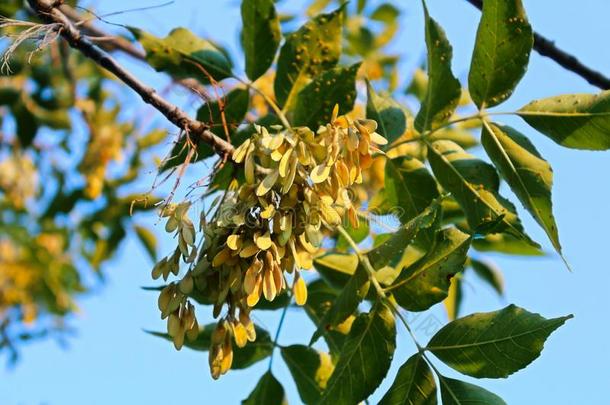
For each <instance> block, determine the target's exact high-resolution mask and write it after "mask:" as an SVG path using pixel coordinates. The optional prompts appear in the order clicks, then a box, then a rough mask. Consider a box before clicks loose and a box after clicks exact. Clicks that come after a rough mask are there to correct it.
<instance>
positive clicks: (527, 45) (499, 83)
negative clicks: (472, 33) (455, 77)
mask: <svg viewBox="0 0 610 405" xmlns="http://www.w3.org/2000/svg"><path fill="white" fill-rule="evenodd" d="M482 12H483V14H482V16H481V21H480V23H479V28H478V30H477V39H476V43H475V47H474V52H473V54H472V62H471V65H470V73H469V76H468V89H469V91H470V96H471V97H472V100H473V101H474V103H475V104H476V105H477V107H479V108H482V107H483V106H485V107H493V106H495V105H498V104H500V103H501V102H502V101H504V100H506V99H507V98H508V97H510V95H511V94H512V93H513V90H514V89H515V87H516V86H517V83H518V82H519V80H521V78H522V77H523V75H524V74H525V71H526V70H527V64H528V62H529V57H530V52H531V50H532V46H533V44H534V37H533V34H532V27H531V26H530V24H529V22H528V21H527V16H526V15H525V10H524V9H523V5H522V4H521V0H485V1H484V2H483V10H482Z"/></svg>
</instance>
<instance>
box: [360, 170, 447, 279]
mask: <svg viewBox="0 0 610 405" xmlns="http://www.w3.org/2000/svg"><path fill="white" fill-rule="evenodd" d="M388 163H389V162H388ZM439 205H440V204H439V203H438V201H433V202H432V203H431V204H430V206H428V207H427V208H426V209H424V211H423V212H422V213H420V214H419V215H418V216H416V217H415V218H413V219H411V220H410V221H409V222H407V223H406V224H405V225H403V226H401V227H400V228H399V229H398V230H397V231H396V232H394V233H393V234H392V235H391V236H390V237H389V238H387V239H386V240H385V241H383V242H382V243H380V244H379V245H377V246H375V247H374V248H373V249H371V250H370V251H369V252H367V256H368V258H369V261H370V263H371V265H372V266H373V268H374V269H376V270H379V269H380V268H382V267H384V266H386V265H388V264H389V265H390V266H396V265H397V264H398V262H399V261H400V259H401V258H402V256H403V253H404V251H405V249H406V248H407V247H408V246H409V244H410V243H411V241H413V239H414V238H415V237H416V236H417V234H418V232H419V231H420V230H426V229H429V228H430V227H431V226H432V225H433V224H434V223H435V221H436V218H437V214H438V209H439Z"/></svg>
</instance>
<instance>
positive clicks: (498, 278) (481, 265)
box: [470, 258, 504, 295]
mask: <svg viewBox="0 0 610 405" xmlns="http://www.w3.org/2000/svg"><path fill="white" fill-rule="evenodd" d="M470 267H472V269H473V270H474V272H475V273H477V276H479V277H480V278H481V279H482V280H483V281H485V282H486V283H487V284H489V285H490V286H491V287H492V288H493V289H494V290H496V292H497V293H498V295H504V279H503V278H502V272H501V271H500V270H499V269H498V268H497V267H496V266H494V265H493V264H491V263H487V262H485V261H482V260H477V259H473V258H470Z"/></svg>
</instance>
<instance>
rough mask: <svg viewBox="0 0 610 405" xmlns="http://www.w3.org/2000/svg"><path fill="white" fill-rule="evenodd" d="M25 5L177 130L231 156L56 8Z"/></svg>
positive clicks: (227, 147) (35, 0)
mask: <svg viewBox="0 0 610 405" xmlns="http://www.w3.org/2000/svg"><path fill="white" fill-rule="evenodd" d="M29 3H30V5H31V7H32V8H33V9H34V10H35V11H36V12H37V13H38V15H39V16H40V17H41V18H42V19H43V20H44V21H46V22H47V23H49V24H56V25H57V26H58V27H60V28H59V32H60V35H61V36H62V37H63V38H64V39H65V40H66V41H67V42H68V44H70V46H71V47H72V48H74V49H77V50H78V51H80V52H81V53H82V54H83V55H85V56H86V57H88V58H89V59H91V60H93V61H94V62H96V63H97V64H98V65H100V66H101V67H103V68H104V69H106V70H108V71H109V72H111V73H113V74H114V75H115V76H116V77H117V78H118V79H119V80H121V81H122V82H123V83H125V84H126V85H127V86H129V87H131V88H132V89H133V90H134V91H135V92H136V93H138V94H139V95H140V97H142V100H144V102H146V103H148V104H150V105H152V106H153V107H154V108H156V109H157V110H158V111H159V112H161V113H162V114H163V115H164V116H165V117H166V118H167V119H168V120H169V121H170V122H172V123H173V124H174V125H176V126H177V127H178V128H180V129H181V130H184V131H187V132H188V133H189V134H191V135H193V136H196V137H199V138H200V140H201V141H203V142H206V143H208V144H210V145H211V146H212V149H214V150H215V151H216V152H217V153H218V154H220V155H221V156H225V155H231V154H232V153H233V150H234V148H233V146H232V145H231V144H230V143H229V142H227V141H225V140H224V139H222V138H220V137H218V136H216V135H215V134H214V133H212V132H211V131H210V130H209V127H208V126H207V125H206V124H204V123H202V122H200V121H197V120H194V119H192V118H191V117H189V116H188V114H186V113H185V112H184V111H183V110H181V109H180V108H179V107H177V106H176V105H174V104H172V103H170V102H169V101H167V100H166V99H164V98H163V97H162V96H160V95H159V94H158V93H157V92H156V91H155V89H153V88H152V87H149V86H147V85H145V84H144V83H142V82H141V81H140V80H139V79H138V78H137V77H136V76H134V75H133V74H132V73H131V72H129V71H128V70H126V69H125V68H124V67H122V66H121V65H120V64H119V63H118V62H117V61H116V60H115V59H114V58H113V57H112V56H110V55H109V54H108V53H107V52H106V51H104V50H102V49H100V48H98V47H97V46H95V45H94V44H93V43H92V42H91V41H89V40H88V39H87V38H86V37H84V36H83V35H82V34H81V32H80V31H79V30H78V29H77V28H76V27H75V26H74V24H73V23H72V21H70V19H68V17H66V15H65V14H63V13H62V12H61V11H60V10H59V9H58V8H57V7H55V6H50V5H49V3H48V2H47V1H44V0H29Z"/></svg>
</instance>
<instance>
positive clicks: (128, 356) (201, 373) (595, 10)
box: [0, 0, 610, 405]
mask: <svg viewBox="0 0 610 405" xmlns="http://www.w3.org/2000/svg"><path fill="white" fill-rule="evenodd" d="M99 3H102V2H99ZM127 3H129V4H128V6H126V4H127ZM287 3H291V4H289V5H288V4H287ZM295 3H298V4H300V3H301V1H298V2H292V1H291V2H288V1H284V2H281V3H280V7H286V6H287V5H288V6H289V7H298V4H295ZM524 3H525V7H526V10H527V12H528V14H529V17H530V21H531V23H532V25H533V26H534V28H535V29H536V30H537V31H539V32H541V33H543V34H544V35H546V36H548V37H549V38H551V39H553V40H555V41H556V42H557V44H558V45H559V46H560V47H562V48H564V49H566V50H569V51H571V52H574V53H575V54H577V55H578V56H579V57H580V59H581V60H582V61H584V62H585V63H586V64H588V65H590V66H594V67H596V68H597V69H599V70H601V71H603V72H606V73H609V74H610V52H607V50H606V48H605V45H606V39H607V38H608V36H609V35H610V26H609V25H608V24H607V16H608V15H609V13H610V3H608V2H607V1H604V0H581V1H579V2H575V1H573V0H555V1H552V2H551V1H544V2H543V1H535V0H524ZM148 4H150V2H148V1H144V0H137V1H136V0H133V1H130V2H125V1H122V2H121V1H117V0H106V1H104V2H103V5H102V6H101V8H100V10H101V12H110V11H116V10H121V9H124V8H125V7H138V6H146V5H148ZM401 4H404V6H403V9H404V13H403V21H402V30H401V32H400V34H399V38H398V39H397V40H396V42H395V43H394V45H393V47H394V49H395V50H396V51H399V52H402V53H403V54H404V55H406V61H405V64H404V66H403V68H402V69H401V79H402V80H403V81H404V80H405V78H407V77H408V75H409V74H410V72H411V71H412V69H413V68H414V67H415V66H416V65H417V64H418V63H419V62H420V61H421V60H422V58H423V56H424V44H423V22H422V17H421V9H420V4H419V1H411V2H402V3H401ZM428 5H429V9H430V13H431V15H432V16H433V17H434V18H435V19H437V20H438V21H439V22H440V23H441V25H442V26H443V27H445V29H446V31H447V35H448V37H449V39H450V41H451V42H452V44H453V47H454V63H453V66H454V71H455V73H456V74H457V75H458V76H459V77H460V79H462V80H464V79H465V78H466V77H467V72H468V66H469V60H470V55H471V53H472V47H473V43H474V35H475V30H476V26H477V19H478V16H479V15H478V12H477V11H476V10H475V9H474V8H473V7H471V6H470V5H468V4H467V3H466V1H464V0H455V1H448V0H428ZM239 18H240V17H239V2H238V1H220V0H218V1H206V2H201V1H194V0H192V1H187V0H176V1H175V2H174V3H173V4H171V5H169V6H166V7H164V8H162V9H157V10H149V11H142V12H137V13H130V14H124V15H120V16H113V17H111V20H112V21H115V22H121V23H125V24H130V25H135V26H139V27H142V28H144V29H147V30H149V31H151V32H153V33H156V34H160V35H161V34H165V33H166V32H167V31H168V30H169V29H171V28H172V27H174V26H179V25H183V26H187V27H189V28H190V29H192V30H193V31H195V32H196V33H198V34H200V35H202V36H204V37H211V38H214V39H216V40H218V41H219V42H221V43H223V44H227V45H228V46H229V48H230V49H231V50H232V51H237V49H238V47H237V40H238V29H239V24H240V19H239ZM126 63H128V64H129V66H130V67H132V68H133V69H135V70H136V72H138V74H139V75H140V76H141V77H142V78H143V79H144V80H146V81H147V82H148V83H150V84H152V85H154V86H155V87H157V88H161V87H162V86H163V85H164V84H165V79H163V78H162V77H161V76H160V75H157V74H155V73H154V72H152V71H151V70H150V69H146V68H143V67H138V66H136V65H134V64H133V63H132V62H130V61H126ZM579 92H597V89H595V88H592V87H591V86H589V85H588V84H587V83H586V82H585V81H583V80H582V79H580V78H579V77H577V76H575V75H573V74H571V73H569V72H566V71H564V70H563V69H561V68H560V67H558V66H557V65H556V64H554V63H553V62H552V61H550V60H548V59H545V58H542V57H540V56H539V55H537V54H536V53H533V54H532V59H531V64H530V67H529V70H528V72H527V74H526V76H525V78H524V79H523V80H522V82H521V83H520V85H519V87H518V88H517V91H516V92H515V94H514V95H513V97H511V98H510V99H509V100H508V102H506V103H505V104H503V105H502V106H501V107H500V108H498V111H509V110H513V109H516V108H518V107H520V106H521V105H523V104H525V103H527V102H529V101H530V100H532V99H534V98H542V97H546V96H551V95H556V94H562V93H579ZM131 100H132V101H133V104H132V105H131V109H127V111H126V114H129V113H130V112H135V111H146V112H149V110H148V109H146V108H142V106H141V103H140V102H139V101H138V100H137V98H136V97H132V98H131ZM195 108H196V105H193V106H191V107H190V108H189V110H190V111H193V110H194V109H195ZM159 122H161V121H159ZM503 122H504V123H507V124H511V125H514V126H515V127H516V128H518V129H520V130H521V131H522V132H523V133H525V134H528V135H529V136H530V137H531V139H532V141H533V142H534V143H535V144H536V146H537V147H538V150H539V151H540V152H541V154H542V155H543V156H544V157H545V158H546V159H547V160H548V161H549V162H550V163H551V164H552V166H553V168H554V172H555V187H554V190H553V193H554V195H553V199H554V204H555V205H554V210H555V216H556V219H557V223H558V226H559V230H560V237H561V241H562V244H563V246H564V251H565V254H566V256H567V258H568V260H569V261H570V263H571V264H572V267H573V269H574V272H573V273H569V272H568V271H567V270H566V269H565V268H564V267H563V265H562V264H561V261H560V260H559V258H558V257H556V256H555V255H552V254H551V255H550V256H549V257H545V258H534V259H532V258H527V259H516V258H507V257H502V256H494V257H493V260H494V261H495V262H496V263H497V264H498V265H499V266H500V267H501V268H502V269H503V270H504V275H505V279H506V286H507V294H506V297H505V298H504V299H501V300H500V299H498V298H496V297H495V296H494V294H493V293H492V291H491V290H490V289H488V288H487V287H486V286H483V285H480V284H479V283H478V282H477V281H476V280H475V279H473V278H470V284H469V286H467V296H466V301H465V306H464V313H470V312H475V311H491V310H496V309H499V308H501V307H503V306H504V305H505V304H506V303H515V304H517V305H519V306H522V307H524V308H526V309H528V310H530V311H533V312H538V313H541V314H542V315H543V316H545V317H555V316H561V315H565V314H569V313H573V314H574V315H575V318H574V319H572V320H570V321H569V322H568V323H567V324H566V325H565V326H564V327H562V328H561V329H560V330H559V331H557V332H556V333H555V334H554V335H552V336H551V338H550V339H549V340H548V341H547V344H546V348H545V350H544V351H543V353H542V356H541V357H540V358H539V359H538V360H537V361H535V362H534V363H533V364H532V365H530V366H529V367H528V368H527V369H525V370H523V371H520V372H518V373H516V374H515V375H513V376H511V377H510V378H509V379H508V380H479V381H478V384H480V385H482V386H484V387H486V388H488V389H490V390H491V391H494V392H496V393H497V394H499V395H500V396H502V397H503V398H504V399H505V400H506V401H507V402H508V403H509V404H543V403H544V404H546V403H548V404H592V405H595V404H600V405H601V404H607V402H605V401H607V399H606V398H607V397H608V396H607V394H606V391H605V389H606V386H605V385H606V384H607V383H608V381H609V378H610V370H609V366H608V365H609V364H610V343H608V342H610V328H609V326H608V320H609V319H608V313H607V301H606V295H607V291H608V286H609V285H610V272H608V264H607V263H608V259H607V257H608V256H607V255H608V236H607V230H608V228H610V219H609V218H608V215H607V212H608V211H607V209H608V206H609V203H608V201H610V187H609V186H610V184H609V183H610V180H609V179H608V173H610V160H609V156H610V155H609V154H608V153H602V152H580V151H574V150H568V149H563V148H561V147H559V146H557V145H556V144H554V143H553V142H551V141H550V140H548V139H547V138H546V137H544V136H542V135H540V134H538V133H536V132H535V131H534V130H532V129H529V128H528V127H526V126H525V125H524V124H523V123H522V122H521V121H518V120H513V119H508V118H506V119H503ZM151 181H152V178H151ZM520 208H521V207H520ZM521 212H522V217H523V219H524V222H525V224H526V228H527V229H528V231H529V232H530V234H531V236H533V237H534V238H535V239H537V240H539V241H543V242H544V244H545V247H546V248H547V249H548V250H549V251H550V250H551V249H550V246H549V244H548V243H547V242H546V238H545V236H544V234H543V232H542V231H541V230H540V229H539V227H538V226H537V225H536V224H535V223H534V221H533V220H531V218H530V217H529V216H528V215H527V214H526V213H525V212H523V210H521ZM148 221H149V222H150V223H151V224H152V223H153V222H154V219H149V220H148ZM157 228H160V227H159V226H157ZM159 230H160V229H159ZM163 246H164V250H163V252H167V251H168V249H169V248H170V241H168V240H164V243H163ZM150 268H151V263H150V262H149V260H148V258H147V256H146V254H145V252H144V251H143V249H142V248H141V247H140V245H139V244H138V243H137V241H135V240H134V239H133V238H130V239H129V241H128V243H127V244H125V245H124V246H123V247H122V249H121V251H120V254H119V255H118V257H117V258H116V260H114V261H113V262H112V263H110V264H108V265H107V266H106V269H105V270H106V274H107V276H108V282H107V284H106V285H105V286H104V287H102V288H101V290H100V291H99V293H97V294H94V295H92V296H90V297H87V298H85V299H83V300H82V301H81V304H82V305H81V313H80V314H79V315H78V316H77V317H75V319H73V320H72V323H73V325H74V326H76V328H77V329H78V336H77V337H76V338H75V339H72V340H71V345H70V348H69V349H68V350H64V349H62V348H60V347H59V346H57V345H56V344H55V343H53V342H43V343H36V344H34V345H31V346H27V347H25V348H24V350H23V353H22V354H23V357H22V361H21V363H20V364H19V365H18V366H17V367H16V368H15V369H14V370H7V369H5V368H0V404H3V405H4V404H24V405H30V404H32V405H33V404H50V405H60V404H61V405H69V404H75V405H76V404H92V405H93V404H109V403H114V404H124V403H137V404H139V403H147V404H181V403H204V404H205V403H217V401H221V402H220V403H223V404H225V403H226V404H234V403H238V402H239V401H240V400H241V399H243V398H245V397H246V396H247V394H248V393H249V392H250V391H251V389H252V388H253V387H254V385H255V384H256V382H257V381H258V378H259V377H260V376H261V375H262V374H263V372H264V371H265V370H266V367H267V362H261V363H259V364H258V365H256V366H255V367H252V368H250V369H248V370H245V371H236V372H231V373H229V374H228V375H227V376H224V377H222V378H221V379H220V380H219V381H213V380H212V379H211V378H210V376H209V372H208V366H207V354H206V353H201V352H194V351H189V350H186V349H184V350H182V351H181V352H176V351H175V350H174V349H173V347H172V345H171V344H168V343H167V342H165V341H162V340H159V339H157V338H154V337H151V336H148V335H147V334H145V333H143V332H142V329H143V328H144V329H153V330H161V329H163V328H164V323H163V322H162V321H161V320H160V319H159V316H158V311H157V309H156V296H155V294H154V293H147V292H145V291H142V290H141V289H140V286H142V285H151V284H152V283H151V280H150ZM198 314H199V316H200V317H201V318H202V319H204V318H205V317H206V316H208V314H205V311H203V310H201V309H200V310H199V311H198ZM278 318H279V313H278V314H261V315H259V316H258V321H259V322H260V323H261V325H262V326H264V327H266V328H267V329H269V330H271V331H274V330H275V327H276V324H277V322H278ZM435 320H438V321H441V322H445V315H444V312H443V310H442V308H441V307H440V306H436V307H434V308H433V309H432V310H430V311H429V313H425V314H424V315H421V316H420V318H413V325H414V328H415V329H416V334H417V335H418V336H419V339H420V340H421V341H425V340H426V339H427V338H428V336H427V335H428V334H429V332H428V330H427V329H426V328H425V327H424V326H423V325H426V322H429V321H435ZM202 323H203V322H202ZM312 332H313V326H312V325H311V323H310V322H309V320H308V319H307V318H306V317H305V316H304V315H302V314H300V313H298V312H295V311H290V312H289V313H288V317H287V322H286V324H285V326H284V328H283V331H282V335H281V337H280V343H282V344H290V343H296V342H304V341H305V340H307V339H308V338H309V336H310V334H311V333H312ZM412 352H413V346H412V344H411V342H410V340H409V338H408V336H407V334H406V333H404V331H402V330H401V331H400V332H399V335H398V350H397V351H396V353H395V365H394V367H393V368H392V369H391V370H390V371H389V374H388V377H387V378H386V380H385V381H384V385H383V386H382V389H381V390H380V391H378V392H377V393H376V394H375V395H374V396H373V398H372V403H374V402H375V399H379V398H380V394H383V392H384V391H385V388H387V387H388V385H389V383H391V381H392V380H393V377H394V375H395V373H396V370H397V368H398V366H400V364H401V363H402V362H403V361H404V360H406V359H407V357H408V356H409V355H410V353H412ZM437 364H440V363H437ZM441 369H443V370H446V371H447V374H448V375H449V376H452V377H456V376H458V374H457V373H455V372H453V371H449V370H447V369H446V368H443V367H441ZM273 371H274V374H275V375H276V376H277V377H278V378H279V379H280V381H281V382H282V384H283V385H284V387H285V389H286V391H287V394H288V399H289V402H290V403H299V398H298V395H297V394H296V390H295V387H294V384H293V383H292V381H291V378H290V376H289V375H288V374H287V369H286V367H285V366H284V365H283V363H282V361H281V357H280V356H279V353H278V355H277V356H276V360H275V361H274V366H273ZM464 379H466V380H469V379H468V378H465V377H464ZM191 401H192V402H191Z"/></svg>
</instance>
